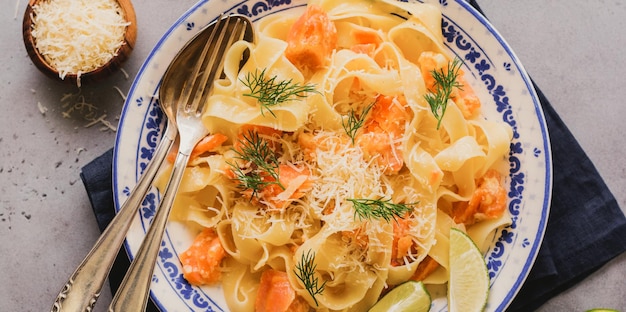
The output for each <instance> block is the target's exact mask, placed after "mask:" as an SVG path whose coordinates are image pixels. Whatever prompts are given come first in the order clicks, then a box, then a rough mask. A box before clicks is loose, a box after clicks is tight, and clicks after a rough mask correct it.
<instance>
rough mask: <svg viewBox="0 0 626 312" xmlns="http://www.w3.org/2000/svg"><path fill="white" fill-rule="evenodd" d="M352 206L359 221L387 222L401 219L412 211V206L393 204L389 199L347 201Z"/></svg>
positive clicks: (350, 199)
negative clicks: (378, 220) (376, 220)
mask: <svg viewBox="0 0 626 312" xmlns="http://www.w3.org/2000/svg"><path fill="white" fill-rule="evenodd" d="M347 200H348V201H349V202H351V203H352V205H353V206H354V216H355V218H356V217H359V219H360V220H369V219H384V220H385V221H387V222H389V221H391V220H392V219H393V220H394V221H396V220H397V219H396V218H400V219H403V218H404V215H405V214H406V213H407V212H411V211H412V210H413V207H412V206H413V205H414V204H395V203H393V202H392V201H391V199H383V198H382V197H381V198H379V199H354V198H349V199H347Z"/></svg>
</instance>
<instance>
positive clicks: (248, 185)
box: [228, 162, 276, 198]
mask: <svg viewBox="0 0 626 312" xmlns="http://www.w3.org/2000/svg"><path fill="white" fill-rule="evenodd" d="M228 165H230V166H231V167H232V168H233V170H234V173H235V178H236V179H237V181H238V184H237V187H238V188H240V189H242V190H251V191H252V195H251V196H250V198H253V197H256V196H257V195H258V193H259V191H260V190H261V189H263V188H264V187H266V186H268V185H270V184H276V181H266V180H265V179H264V178H263V176H261V173H260V172H258V171H251V172H248V173H246V172H244V171H243V170H242V169H241V168H239V166H238V165H237V164H233V163H230V162H228Z"/></svg>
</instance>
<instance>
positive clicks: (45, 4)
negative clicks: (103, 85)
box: [32, 0, 130, 84]
mask: <svg viewBox="0 0 626 312" xmlns="http://www.w3.org/2000/svg"><path fill="white" fill-rule="evenodd" d="M33 12H34V14H33V16H32V19H33V26H32V27H33V28H32V36H33V38H35V44H36V48H37V50H39V52H40V53H41V54H42V55H43V57H44V58H45V59H46V61H47V62H48V64H50V65H51V66H52V67H54V68H55V69H56V70H57V71H58V72H59V77H60V78H61V79H64V78H65V76H66V75H67V74H76V75H77V76H78V80H79V84H80V75H81V74H82V73H86V72H89V71H92V70H94V69H97V68H98V67H100V66H102V65H104V64H106V63H107V62H108V61H110V60H111V59H112V58H113V57H114V56H115V55H117V52H118V50H119V48H120V47H121V46H122V45H123V44H124V41H123V39H124V32H125V30H126V26H128V25H129V24H130V23H128V22H127V21H126V20H125V18H124V16H123V12H122V9H121V7H120V6H119V4H118V3H117V2H116V1H114V0H49V1H41V2H39V3H38V4H36V5H34V6H33Z"/></svg>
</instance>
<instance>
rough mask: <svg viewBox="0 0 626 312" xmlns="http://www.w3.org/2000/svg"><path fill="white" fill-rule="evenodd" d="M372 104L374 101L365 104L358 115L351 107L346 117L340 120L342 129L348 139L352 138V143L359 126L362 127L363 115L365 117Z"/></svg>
mask: <svg viewBox="0 0 626 312" xmlns="http://www.w3.org/2000/svg"><path fill="white" fill-rule="evenodd" d="M374 104H375V102H373V103H371V104H369V105H367V106H366V107H365V108H364V109H363V111H362V112H361V114H360V115H358V116H357V115H356V113H355V112H354V109H352V110H350V113H348V119H342V120H341V125H342V126H343V129H344V130H345V131H346V133H347V134H348V136H349V137H350V139H352V144H354V139H355V137H356V132H357V131H359V129H360V128H361V127H363V122H365V117H367V114H368V113H369V111H370V110H371V109H372V107H374Z"/></svg>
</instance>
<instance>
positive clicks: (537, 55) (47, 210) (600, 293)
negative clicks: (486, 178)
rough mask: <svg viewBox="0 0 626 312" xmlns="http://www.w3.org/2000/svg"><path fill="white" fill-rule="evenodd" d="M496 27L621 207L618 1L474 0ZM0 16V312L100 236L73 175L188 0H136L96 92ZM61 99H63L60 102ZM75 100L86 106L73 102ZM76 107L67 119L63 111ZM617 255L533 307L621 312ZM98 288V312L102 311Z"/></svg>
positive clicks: (51, 279) (623, 8) (37, 296)
mask: <svg viewBox="0 0 626 312" xmlns="http://www.w3.org/2000/svg"><path fill="white" fill-rule="evenodd" d="M479 2H480V4H481V5H482V7H483V9H484V10H485V12H486V14H487V16H489V18H490V20H491V21H492V23H493V24H494V25H495V27H496V28H497V29H498V30H499V31H500V32H501V34H502V35H503V36H504V37H505V39H506V40H507V41H508V43H509V44H510V45H511V46H512V47H513V49H514V51H516V53H517V55H518V56H519V58H520V59H521V61H522V63H523V64H524V65H525V67H526V69H527V70H528V72H529V73H530V75H531V76H532V77H533V78H534V79H535V81H536V82H537V83H538V84H539V85H540V86H541V88H542V90H543V91H544V93H545V94H546V95H547V96H548V97H549V98H550V100H551V102H552V103H553V105H554V107H555V109H556V110H557V111H558V112H559V114H560V115H561V116H562V118H563V119H564V120H565V122H566V124H567V125H568V126H569V128H570V129H571V130H572V132H573V133H574V135H575V136H576V137H577V138H578V140H579V142H580V143H581V145H582V146H583V148H584V149H585V151H586V152H587V153H588V154H589V156H590V157H591V159H592V160H593V161H594V163H595V165H596V166H597V168H598V170H599V171H600V172H601V174H602V176H603V177H604V179H605V180H606V182H607V184H608V186H609V187H610V189H611V190H612V191H613V193H614V194H615V196H616V197H617V199H618V202H619V203H620V205H621V207H622V209H625V208H626V160H625V159H626V158H625V157H624V155H625V154H626V144H625V143H626V139H624V136H623V134H622V133H623V131H624V123H623V118H624V117H623V116H625V115H626V105H624V103H623V102H624V99H626V87H625V86H624V81H625V80H624V78H623V69H624V68H626V57H625V56H624V53H623V48H624V47H625V46H626V36H624V35H623V32H624V29H625V28H626V5H625V4H624V3H623V2H622V1H619V0H615V1H604V0H586V1H582V0H576V1H565V0H560V1H559V0H549V1H546V0H525V1H514V0H480V1H479ZM3 3H4V9H3V10H1V11H0V23H1V24H0V27H1V29H2V31H0V105H1V106H0V107H1V109H2V110H1V112H0V220H1V221H0V259H1V261H0V279H1V282H0V311H8V312H12V311H45V310H49V309H50V306H51V304H52V302H53V301H54V298H55V296H56V294H57V293H58V291H59V289H60V287H61V285H62V283H64V282H65V280H66V279H67V278H68V276H69V275H70V273H71V272H72V271H73V270H74V268H75V267H76V265H78V263H79V262H80V261H81V260H82V258H83V257H84V255H85V254H86V253H87V251H88V250H89V249H90V248H91V246H92V244H93V243H94V242H95V240H96V239H97V237H98V235H99V232H98V229H97V227H96V222H95V220H94V218H93V214H92V212H91V207H90V205H89V201H88V198H87V195H86V193H85V190H84V188H83V185H82V183H81V181H80V178H79V172H80V168H81V167H82V166H83V165H85V164H86V163H88V162H89V161H91V160H92V159H93V158H95V157H97V156H98V155H100V154H101V153H102V152H104V151H106V150H107V149H109V148H111V147H112V146H113V143H114V139H115V133H114V132H112V131H110V130H107V129H106V127H105V126H104V124H103V123H102V122H99V123H96V124H95V125H91V126H89V127H86V126H87V125H89V123H90V122H89V120H88V119H89V116H88V115H89V113H91V114H93V116H95V117H102V119H103V120H105V121H108V122H109V123H111V124H113V125H117V117H118V115H119V112H120V110H121V107H122V105H123V99H122V96H121V95H120V94H119V92H118V91H117V88H119V90H121V91H122V92H123V93H126V92H127V90H128V89H129V87H130V84H131V83H132V79H133V77H134V75H135V74H136V73H137V71H138V69H139V67H140V65H141V63H142V62H143V60H144V58H145V57H146V56H147V55H148V53H149V51H150V50H151V49H152V47H153V46H154V44H155V43H156V42H157V40H158V39H159V38H160V36H161V35H162V34H163V32H164V31H165V30H166V29H167V28H168V27H169V26H170V25H171V24H172V23H173V22H174V21H175V20H176V19H177V18H178V17H179V16H180V15H181V14H182V13H183V12H184V11H186V9H187V8H188V7H190V6H191V5H192V4H193V3H195V1H194V0H178V1H174V0H151V1H148V0H135V1H134V5H135V7H136V10H137V19H138V25H139V35H138V41H137V45H136V48H135V51H134V52H133V54H132V56H131V59H130V60H129V61H128V62H127V63H126V64H125V66H124V68H125V71H126V72H127V73H128V75H129V77H125V75H124V74H123V73H121V72H120V73H118V74H115V75H114V76H112V77H110V78H109V79H107V80H105V81H103V82H102V83H100V84H98V85H97V86H88V87H83V88H82V89H81V90H79V89H77V88H76V87H75V86H71V85H65V84H62V83H57V82H55V81H52V80H50V79H48V78H47V77H44V76H43V75H42V74H41V73H39V72H38V71H37V69H35V67H34V66H33V65H32V63H31V62H30V60H29V59H28V56H27V54H26V51H25V49H24V48H23V44H22V39H21V38H22V37H21V27H22V14H23V12H24V9H25V7H26V3H27V1H25V0H22V1H20V0H12V1H4V2H3ZM65 95H69V97H70V98H69V99H66V100H65V101H62V99H63V98H64V97H65ZM81 98H84V102H86V103H90V104H93V111H92V112H89V111H88V106H86V105H83V106H80V105H79V106H76V103H80V102H81V101H80V100H81ZM72 109H73V111H72ZM625 276H626V255H622V256H620V257H618V258H617V259H615V260H613V261H612V262H610V263H609V264H608V265H606V266H605V267H603V268H602V269H601V270H600V271H598V272H597V273H595V274H593V275H592V276H591V277H589V278H587V279H585V280H584V281H582V282H581V283H579V284H578V285H576V286H574V287H573V288H571V289H570V290H568V291H566V292H564V293H563V294H561V295H559V296H557V297H556V298H554V299H552V300H551V301H550V302H548V303H547V304H546V305H544V306H543V307H542V308H541V309H540V310H541V311H585V310H586V309H589V308H593V307H600V306H605V307H612V308H617V309H621V310H623V311H626V299H625V297H626V295H625V294H626V280H625V279H624V277H625ZM110 297H111V295H110V293H109V292H108V291H106V290H105V292H104V293H103V295H102V297H101V299H100V300H101V301H102V302H101V304H100V305H98V307H97V309H96V310H97V311H104V308H105V307H106V302H108V301H109V300H110Z"/></svg>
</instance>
